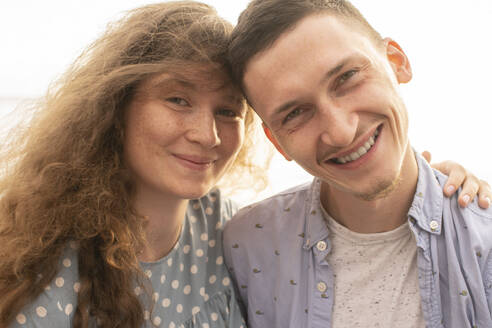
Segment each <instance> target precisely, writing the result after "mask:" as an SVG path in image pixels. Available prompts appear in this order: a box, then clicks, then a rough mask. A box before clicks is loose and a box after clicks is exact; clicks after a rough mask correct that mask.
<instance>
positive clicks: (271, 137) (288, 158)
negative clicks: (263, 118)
mask: <svg viewBox="0 0 492 328" xmlns="http://www.w3.org/2000/svg"><path fill="white" fill-rule="evenodd" d="M261 126H262V127H263V131H264V132H265V135H266V136H267V138H268V140H270V142H271V143H272V144H273V145H274V146H275V148H276V149H277V150H278V152H279V153H280V154H282V156H284V157H285V159H286V160H288V161H291V160H292V158H290V157H289V155H287V154H286V153H285V152H284V150H283V149H282V147H280V145H279V144H278V142H277V139H275V137H274V136H273V134H272V131H271V130H270V129H269V128H268V126H266V124H265V123H261Z"/></svg>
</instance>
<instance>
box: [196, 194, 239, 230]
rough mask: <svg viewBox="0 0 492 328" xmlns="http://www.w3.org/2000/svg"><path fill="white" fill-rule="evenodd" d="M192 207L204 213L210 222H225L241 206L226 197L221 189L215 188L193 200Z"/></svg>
mask: <svg viewBox="0 0 492 328" xmlns="http://www.w3.org/2000/svg"><path fill="white" fill-rule="evenodd" d="M190 204H191V207H192V208H193V209H194V210H195V211H198V212H200V214H202V215H203V214H204V215H205V216H206V218H207V220H208V221H209V222H211V221H215V222H221V223H225V222H226V221H228V220H230V219H231V217H232V216H233V215H234V214H236V212H237V211H238V208H239V206H238V205H237V204H236V203H235V202H234V201H233V200H231V199H230V198H228V197H225V196H224V195H223V194H222V192H221V191H220V189H218V188H214V189H212V190H211V191H210V192H208V193H207V194H206V195H204V196H203V197H201V198H199V199H195V200H192V201H191V203H190Z"/></svg>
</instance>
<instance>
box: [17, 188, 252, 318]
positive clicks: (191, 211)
mask: <svg viewBox="0 0 492 328" xmlns="http://www.w3.org/2000/svg"><path fill="white" fill-rule="evenodd" d="M219 195H220V193H218V192H216V193H215V195H214V198H215V202H213V201H212V200H211V198H209V197H208V196H204V197H203V198H201V199H200V200H196V201H191V202H190V206H189V207H188V209H187V215H186V219H185V220H184V225H183V227H182V231H183V233H182V235H181V237H180V240H179V241H178V242H177V243H176V245H175V246H174V248H173V249H172V250H171V252H170V253H169V254H168V255H167V256H166V257H164V258H163V259H161V260H158V261H155V262H152V263H141V265H142V271H143V273H144V274H145V277H146V278H148V279H149V280H148V282H149V283H150V284H151V289H150V290H149V291H150V292H151V294H150V295H151V297H150V299H149V298H148V297H147V296H146V295H147V294H146V291H145V290H144V287H143V286H138V285H137V284H135V286H134V287H133V292H134V293H135V295H137V296H138V297H139V298H140V299H141V300H142V304H143V306H144V313H143V314H144V319H145V320H146V321H147V323H146V324H145V327H147V326H149V327H150V326H156V327H166V328H167V327H171V328H177V327H183V328H185V327H186V328H206V327H208V328H210V327H231V328H239V327H241V326H242V325H245V323H244V320H243V318H242V317H241V316H240V315H239V313H240V310H239V308H238V305H237V303H236V296H235V295H234V290H233V288H232V286H228V285H227V284H225V283H224V282H225V281H230V278H229V274H228V271H227V269H226V268H225V266H224V258H223V253H222V235H221V234H222V227H223V222H222V220H223V218H224V215H222V216H220V214H221V213H222V214H224V213H225V214H226V215H225V216H227V217H230V216H232V214H233V213H232V212H231V209H232V206H231V205H230V204H225V203H224V201H219V199H220V197H219ZM221 208H224V209H222V210H221ZM73 246H74V247H69V246H67V250H66V253H65V254H63V256H62V257H61V259H60V263H59V267H60V271H59V273H57V275H56V276H55V279H54V280H53V281H52V282H51V283H50V284H49V285H48V286H47V288H46V290H45V291H44V292H43V294H42V295H41V296H40V298H39V300H37V301H36V304H32V305H31V306H29V307H26V308H25V309H23V310H22V311H21V312H20V313H18V314H17V315H16V317H15V320H14V324H15V325H14V326H13V327H12V328H18V327H22V326H23V325H26V324H27V325H31V323H33V324H34V326H38V327H50V326H67V327H69V326H70V325H71V322H72V321H71V320H73V316H74V313H75V310H76V308H75V307H76V305H75V304H76V302H77V293H79V292H80V290H81V284H80V281H79V277H78V259H77V252H78V247H75V244H74V245H73ZM144 285H145V283H144ZM50 286H51V287H50ZM149 287H150V286H149ZM152 303H153V304H152ZM230 306H233V307H234V308H235V311H233V315H226V314H225V311H226V310H225V309H227V308H229V307H230ZM151 309H152V310H151ZM50 320H56V323H55V322H54V321H53V322H51V321H50ZM31 321H32V322H31ZM9 328H10V327H9Z"/></svg>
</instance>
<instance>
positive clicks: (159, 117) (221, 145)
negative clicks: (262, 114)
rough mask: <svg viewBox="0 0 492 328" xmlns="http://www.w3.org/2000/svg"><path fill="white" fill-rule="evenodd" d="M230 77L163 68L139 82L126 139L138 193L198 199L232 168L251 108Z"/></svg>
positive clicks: (131, 108) (127, 152)
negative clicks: (226, 79) (172, 71)
mask: <svg viewBox="0 0 492 328" xmlns="http://www.w3.org/2000/svg"><path fill="white" fill-rule="evenodd" d="M201 75H204V74H203V73H202V74H201ZM210 76H213V78H210ZM224 81H225V79H224V76H222V74H213V75H211V74H207V75H206V76H200V73H198V74H196V75H195V76H193V77H184V76H182V75H178V74H170V73H163V74H160V75H158V76H155V77H152V78H149V79H148V80H145V81H143V82H142V83H141V84H140V85H139V86H138V88H137V90H136V93H135V96H134V98H133V100H132V101H131V103H130V104H129V107H128V108H127V112H126V117H125V119H126V122H125V123H126V130H125V140H124V158H125V161H126V164H127V165H128V167H129V168H130V170H131V172H132V174H133V175H134V179H135V182H136V186H137V192H138V193H144V194H148V193H151V194H157V196H158V197H161V196H164V197H171V198H179V199H194V198H198V197H201V196H203V195H204V194H205V193H207V192H208V191H209V190H210V189H211V188H212V187H213V186H215V184H216V183H217V181H218V180H219V179H220V178H221V177H222V176H223V174H224V173H225V172H226V171H227V170H228V168H229V167H230V165H231V164H232V163H233V162H234V159H235V158H236V156H237V154H238V152H239V150H240V148H241V145H242V143H243V139H244V118H245V116H246V111H247V107H246V106H245V103H244V101H243V97H242V95H241V94H240V93H239V92H238V91H236V90H235V89H233V88H232V87H231V86H230V84H225V83H224Z"/></svg>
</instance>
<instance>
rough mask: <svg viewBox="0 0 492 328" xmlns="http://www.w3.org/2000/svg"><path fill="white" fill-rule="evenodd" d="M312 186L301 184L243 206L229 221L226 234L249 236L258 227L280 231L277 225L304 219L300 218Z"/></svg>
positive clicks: (264, 229)
mask: <svg viewBox="0 0 492 328" xmlns="http://www.w3.org/2000/svg"><path fill="white" fill-rule="evenodd" d="M310 186H311V183H305V184H301V185H298V186H295V187H293V188H289V189H287V190H285V191H282V192H280V193H278V194H275V195H273V196H271V197H268V198H266V199H264V200H262V201H259V202H257V203H253V204H250V205H248V206H245V207H243V208H241V209H240V210H239V211H238V213H237V214H236V215H234V217H233V218H232V220H230V221H229V222H227V224H226V228H225V234H228V235H230V234H233V235H235V236H239V235H243V236H247V235H248V234H249V233H250V232H252V231H257V230H258V229H261V230H263V231H265V232H267V231H277V232H278V230H277V227H278V226H279V225H281V226H284V227H285V223H286V222H287V221H292V220H295V221H302V220H299V219H300V218H301V217H302V213H304V209H305V206H306V201H307V199H308V198H309V196H310ZM285 228H287V229H288V227H285Z"/></svg>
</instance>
